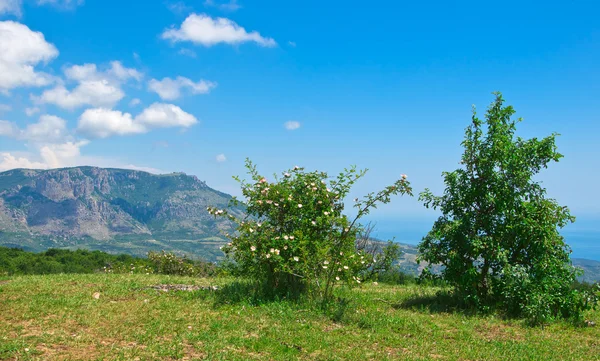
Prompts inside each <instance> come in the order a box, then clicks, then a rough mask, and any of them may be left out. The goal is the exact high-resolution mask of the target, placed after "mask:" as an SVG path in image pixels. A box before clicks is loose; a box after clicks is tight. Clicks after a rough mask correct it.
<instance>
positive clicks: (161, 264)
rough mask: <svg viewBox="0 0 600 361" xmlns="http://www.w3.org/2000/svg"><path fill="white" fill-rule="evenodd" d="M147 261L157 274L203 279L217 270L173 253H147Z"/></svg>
mask: <svg viewBox="0 0 600 361" xmlns="http://www.w3.org/2000/svg"><path fill="white" fill-rule="evenodd" d="M148 259H149V260H150V261H151V262H152V264H153V266H154V272H155V273H159V274H166V275H178V276H190V277H194V276H201V277H204V276H212V275H214V274H215V273H216V269H217V268H216V266H215V265H214V264H212V263H208V262H202V261H192V260H190V259H188V258H187V257H186V256H183V257H178V256H177V255H176V254H175V253H173V252H166V251H162V252H149V253H148Z"/></svg>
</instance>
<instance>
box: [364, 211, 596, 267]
mask: <svg viewBox="0 0 600 361" xmlns="http://www.w3.org/2000/svg"><path fill="white" fill-rule="evenodd" d="M371 221H372V223H373V224H375V229H374V231H373V233H372V234H371V236H372V237H375V238H377V239H380V240H384V241H387V240H392V239H394V241H396V242H399V243H405V244H411V245H417V244H418V243H419V242H420V241H421V239H422V238H423V237H424V236H425V234H427V232H428V231H429V230H430V229H431V226H432V224H433V220H432V219H412V220H406V219H399V220H393V219H384V220H376V219H373V220H371ZM561 234H562V235H563V237H565V241H566V242H567V244H568V245H569V246H570V247H571V249H572V251H573V253H571V258H585V259H591V260H594V261H600V221H596V220H589V219H585V220H581V221H579V220H578V221H576V222H575V223H574V224H572V225H569V226H567V227H565V228H564V229H562V230H561Z"/></svg>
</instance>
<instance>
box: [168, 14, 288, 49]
mask: <svg viewBox="0 0 600 361" xmlns="http://www.w3.org/2000/svg"><path fill="white" fill-rule="evenodd" d="M161 36H162V38H163V39H167V40H171V41H173V42H180V41H191V42H193V43H196V44H201V45H204V46H213V45H215V44H218V43H226V44H231V45H236V44H240V43H244V42H248V41H252V42H255V43H257V44H259V45H260V46H265V47H273V46H276V45H277V43H276V42H275V40H273V39H272V38H265V37H262V36H261V35H260V34H259V33H258V32H257V31H252V32H247V31H246V29H244V28H243V27H241V26H239V25H238V24H236V23H235V22H234V21H232V20H229V19H227V18H211V17H210V16H208V15H206V14H191V15H190V16H188V17H187V18H186V19H185V20H184V21H183V23H182V24H181V27H180V28H179V29H176V28H171V29H168V30H165V31H164V32H163V33H162V35H161Z"/></svg>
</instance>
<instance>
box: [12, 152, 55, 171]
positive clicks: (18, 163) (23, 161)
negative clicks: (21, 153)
mask: <svg viewBox="0 0 600 361" xmlns="http://www.w3.org/2000/svg"><path fill="white" fill-rule="evenodd" d="M15 168H27V169H47V168H48V166H47V165H46V164H44V163H42V162H35V161H31V160H29V159H28V158H26V157H18V156H15V155H13V154H11V153H8V152H2V153H0V172H3V171H5V170H9V169H15Z"/></svg>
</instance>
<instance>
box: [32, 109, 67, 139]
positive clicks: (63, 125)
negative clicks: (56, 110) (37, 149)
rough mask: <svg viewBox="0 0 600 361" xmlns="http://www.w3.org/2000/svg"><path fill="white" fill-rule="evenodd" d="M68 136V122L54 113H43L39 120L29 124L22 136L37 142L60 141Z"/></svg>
mask: <svg viewBox="0 0 600 361" xmlns="http://www.w3.org/2000/svg"><path fill="white" fill-rule="evenodd" d="M67 136H68V131H67V122H66V121H65V120H64V119H62V118H59V117H57V116H54V115H42V116H41V117H40V120H39V122H37V123H34V124H30V125H28V126H27V127H26V128H25V130H24V131H23V132H22V134H21V138H22V139H25V140H27V141H32V142H37V143H58V142H62V141H64V140H65V139H66V138H67Z"/></svg>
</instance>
